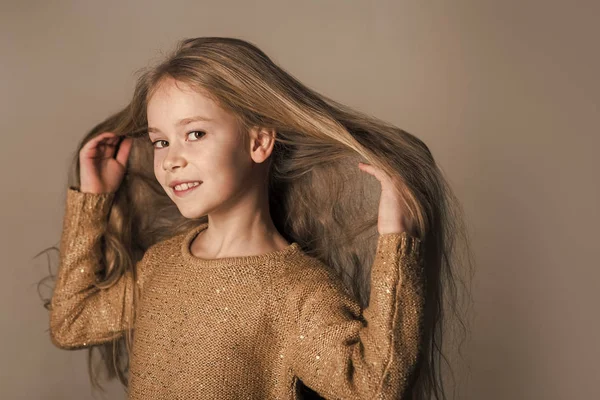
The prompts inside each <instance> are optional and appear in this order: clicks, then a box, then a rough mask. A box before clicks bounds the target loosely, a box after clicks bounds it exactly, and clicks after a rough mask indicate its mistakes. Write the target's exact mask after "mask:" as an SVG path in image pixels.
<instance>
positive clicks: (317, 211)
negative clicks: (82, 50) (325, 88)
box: [49, 37, 460, 399]
mask: <svg viewBox="0 0 600 400" xmlns="http://www.w3.org/2000/svg"><path fill="white" fill-rule="evenodd" d="M73 176H74V177H75V179H74V180H71V181H70V184H69V188H68V189H67V199H66V210H65V214H64V225H63V233H62V237H61V243H60V268H59V271H58V276H57V279H56V286H55V288H54V293H53V295H52V299H51V302H50V305H49V309H50V336H51V340H52V342H53V343H54V344H55V345H56V346H58V347H61V348H65V349H77V348H82V347H89V348H92V349H93V348H97V349H101V350H102V351H103V357H104V361H105V363H106V365H107V366H108V367H111V368H113V369H114V371H116V372H117V373H118V374H119V377H120V379H121V381H122V382H123V383H124V384H125V385H126V386H127V389H128V395H129V398H131V399H166V398H169V399H170V398H173V399H175V398H177V399H196V398H198V399H200V398H202V399H238V398H239V399H242V398H244V399H246V398H247V399H297V398H300V397H301V396H303V395H306V396H308V395H311V394H312V395H314V396H317V394H318V396H321V397H323V398H326V399H375V398H381V399H397V398H415V399H416V398H419V399H420V398H430V397H431V396H432V394H433V395H435V396H436V398H438V396H440V395H441V396H443V392H442V391H441V385H440V382H438V379H437V376H436V374H435V369H436V365H435V362H436V360H437V359H436V358H435V357H434V352H435V351H436V350H439V344H438V343H436V341H438V340H440V338H439V337H438V336H437V335H436V334H435V333H436V332H437V330H438V329H439V325H438V324H439V323H440V317H441V304H440V300H441V297H442V284H441V283H442V282H441V278H440V277H441V274H442V272H443V271H446V272H448V271H449V269H450V263H449V260H448V258H447V257H446V255H447V254H448V252H449V251H450V250H451V249H450V246H451V241H449V240H448V235H449V234H454V232H455V231H457V230H456V228H455V227H456V226H458V225H457V223H459V222H460V219H459V218H458V217H457V216H456V215H457V214H456V213H455V212H453V210H452V208H451V204H452V201H453V197H452V194H451V191H450V190H449V188H448V186H447V184H446V183H445V180H444V179H443V177H442V174H441V172H440V171H439V170H438V168H437V166H436V165H435V162H434V160H433V158H432V156H431V153H430V152H429V150H428V148H427V146H425V144H424V143H423V142H422V141H420V140H419V139H417V138H416V137H414V136H413V135H411V134H409V133H407V132H405V131H403V130H401V129H399V128H397V127H394V126H391V125H389V124H386V123H384V122H381V121H379V120H377V119H375V118H373V117H369V116H366V115H363V114H360V113H358V112H356V111H353V110H351V109H350V108H348V107H345V106H343V105H342V104H339V103H337V102H335V101H333V100H331V99H329V98H327V97H325V96H323V95H320V94H317V93H316V92H314V91H313V90H311V89H309V88H307V87H306V86H304V85H302V84H301V83H300V82H298V81H297V80H296V79H294V78H293V77H292V76H291V75H289V74H288V73H286V72H285V71H284V70H283V69H281V68H280V67H278V66H277V65H276V64H274V63H273V62H272V61H271V60H270V59H269V58H268V57H267V56H266V55H265V54H264V53H263V52H262V51H260V50H259V49H258V48H256V47H255V46H253V45H251V44H250V43H248V42H245V41H242V40H239V39H232V38H215V37H209V38H206V37H205V38H195V39H188V40H183V41H182V42H180V43H179V46H178V47H177V49H176V50H175V51H174V52H173V54H171V55H170V56H169V57H168V58H167V59H166V60H165V61H164V62H163V63H161V64H159V65H158V66H155V67H153V68H150V69H148V70H146V71H145V72H144V73H143V74H142V75H141V76H140V78H139V80H138V82H137V86H136V89H135V92H134V96H133V99H132V101H131V103H130V104H129V105H128V106H127V107H126V108H125V109H124V110H122V111H121V112H119V113H117V114H115V115H114V116H112V117H111V118H109V119H107V120H106V121H104V122H103V123H102V124H100V125H98V126H96V127H95V129H93V130H92V131H91V132H90V133H89V134H88V136H87V137H86V138H85V140H84V141H83V142H82V143H81V144H80V147H79V150H78V157H77V159H76V160H75V162H74V169H73ZM77 178H78V182H77ZM449 276H450V278H451V277H452V275H451V274H450V275H449ZM123 339H125V346H120V344H123ZM110 349H112V350H113V351H112V352H111V351H110ZM124 356H127V357H124Z"/></svg>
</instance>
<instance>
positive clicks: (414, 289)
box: [284, 232, 424, 399]
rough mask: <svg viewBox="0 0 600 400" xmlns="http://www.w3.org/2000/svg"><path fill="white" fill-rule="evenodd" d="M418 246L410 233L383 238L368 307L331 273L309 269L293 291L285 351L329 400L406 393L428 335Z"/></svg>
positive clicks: (391, 396) (306, 381) (298, 372)
mask: <svg viewBox="0 0 600 400" xmlns="http://www.w3.org/2000/svg"><path fill="white" fill-rule="evenodd" d="M419 250H420V240H419V239H417V238H415V237H412V236H410V235H408V234H407V233H405V232H403V233H390V234H384V235H380V236H379V239H378V244H377V252H376V256H375V260H374V263H373V266H372V269H371V282H372V284H371V295H370V302H369V306H368V307H367V308H365V309H364V311H361V309H360V306H359V305H358V303H356V301H355V300H354V299H352V298H351V297H350V296H349V295H348V294H347V293H345V292H344V291H343V287H342V286H341V282H340V281H339V280H336V279H335V277H333V276H332V275H331V273H330V272H327V273H321V272H317V273H311V274H310V275H308V276H306V277H303V278H302V279H304V280H305V281H304V282H303V283H301V285H300V289H299V290H292V292H291V293H290V296H288V299H290V298H291V299H290V300H288V308H287V309H286V311H287V313H288V315H289V318H290V319H291V328H290V330H289V331H290V334H289V336H288V340H286V352H287V353H288V354H286V355H285V356H284V357H285V358H287V362H288V363H289V367H290V368H291V370H292V372H293V373H294V374H295V376H297V377H298V378H299V379H300V380H302V382H303V383H304V384H305V385H306V386H308V387H310V388H312V389H313V390H315V391H317V392H318V393H319V394H320V395H321V396H325V397H326V398H328V399H330V398H331V399H375V398H377V399H398V398H400V396H401V395H402V394H403V392H404V391H405V389H406V387H407V384H408V380H409V377H410V375H411V373H412V372H413V370H414V367H415V364H416V361H417V356H418V352H419V344H420V338H421V334H422V332H421V329H422V328H421V321H422V314H423V305H424V281H423V278H422V276H423V274H422V265H421V263H420V258H419ZM312 270H316V269H312ZM322 270H324V269H322ZM290 306H291V307H290ZM294 320H295V321H296V323H294Z"/></svg>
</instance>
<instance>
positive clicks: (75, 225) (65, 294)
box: [50, 188, 148, 349]
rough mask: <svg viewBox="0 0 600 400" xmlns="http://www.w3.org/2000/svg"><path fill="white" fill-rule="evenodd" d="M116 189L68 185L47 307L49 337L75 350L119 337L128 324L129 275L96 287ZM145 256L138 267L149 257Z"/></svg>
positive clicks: (130, 293) (54, 341)
mask: <svg viewBox="0 0 600 400" xmlns="http://www.w3.org/2000/svg"><path fill="white" fill-rule="evenodd" d="M113 197H114V193H84V192H80V191H79V190H77V189H74V188H69V189H68V191H67V199H66V208H65V214H64V218H63V231H62V236H61V242H60V265H59V270H58V276H57V279H56V285H55V288H54V293H53V295H52V299H51V308H50V337H51V340H52V343H54V344H55V345H56V346H58V347H60V348H65V349H73V348H80V347H85V346H89V345H92V344H99V343H104V342H107V341H110V340H113V339H115V338H118V337H119V336H120V335H121V334H122V333H123V332H124V330H125V329H126V328H127V325H128V323H129V322H131V321H129V320H128V313H127V310H128V309H129V307H130V306H131V304H132V301H133V285H134V281H133V276H132V275H131V273H130V272H127V273H126V274H124V275H122V276H121V277H120V278H119V280H118V281H117V282H116V283H115V284H114V285H113V286H111V287H109V288H106V289H99V288H97V287H96V286H95V285H94V283H95V282H96V274H97V273H99V272H101V271H103V269H104V268H105V266H104V265H103V263H102V261H101V260H102V257H101V256H102V253H101V241H102V237H103V234H104V232H105V229H106V224H107V221H108V214H109V211H110V206H111V203H112V200H113ZM147 254H148V252H146V254H145V255H144V258H143V259H142V261H140V262H139V263H138V266H137V267H138V268H140V267H141V264H142V263H143V262H145V259H147Z"/></svg>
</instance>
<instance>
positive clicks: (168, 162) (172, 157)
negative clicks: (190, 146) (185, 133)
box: [163, 145, 187, 171]
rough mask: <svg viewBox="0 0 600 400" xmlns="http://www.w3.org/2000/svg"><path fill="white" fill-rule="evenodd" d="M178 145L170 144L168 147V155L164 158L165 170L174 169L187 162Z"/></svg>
mask: <svg viewBox="0 0 600 400" xmlns="http://www.w3.org/2000/svg"><path fill="white" fill-rule="evenodd" d="M176 146H177V145H175V146H172V145H169V147H168V150H167V156H166V157H165V158H164V159H163V169H164V170H165V171H172V170H174V169H175V168H181V167H184V166H185V165H186V164H187V162H186V160H185V157H183V155H182V154H181V151H180V150H178V149H177V147H176Z"/></svg>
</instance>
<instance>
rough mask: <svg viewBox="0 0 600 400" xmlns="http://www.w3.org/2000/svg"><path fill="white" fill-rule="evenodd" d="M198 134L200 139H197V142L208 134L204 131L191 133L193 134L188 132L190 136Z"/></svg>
mask: <svg viewBox="0 0 600 400" xmlns="http://www.w3.org/2000/svg"><path fill="white" fill-rule="evenodd" d="M196 133H197V134H198V135H199V137H196V140H200V138H202V136H204V135H206V132H203V131H191V132H188V136H189V135H190V134H196Z"/></svg>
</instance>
